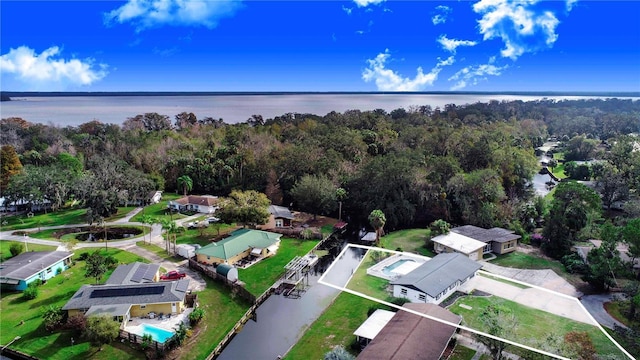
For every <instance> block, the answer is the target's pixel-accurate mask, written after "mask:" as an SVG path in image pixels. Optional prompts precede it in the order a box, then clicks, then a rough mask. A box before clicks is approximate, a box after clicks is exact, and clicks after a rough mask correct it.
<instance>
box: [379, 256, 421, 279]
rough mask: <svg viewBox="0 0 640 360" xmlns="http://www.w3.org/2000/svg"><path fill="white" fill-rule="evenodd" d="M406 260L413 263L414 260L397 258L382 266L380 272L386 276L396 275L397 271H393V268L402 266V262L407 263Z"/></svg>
mask: <svg viewBox="0 0 640 360" xmlns="http://www.w3.org/2000/svg"><path fill="white" fill-rule="evenodd" d="M407 262H413V263H415V261H413V260H411V259H401V260H398V261H396V262H394V263H393V264H391V265H387V266H385V267H383V268H382V272H383V273H384V274H386V275H388V276H393V275H396V274H397V272H395V271H394V270H395V269H397V268H398V267H400V266H402V264H404V263H407Z"/></svg>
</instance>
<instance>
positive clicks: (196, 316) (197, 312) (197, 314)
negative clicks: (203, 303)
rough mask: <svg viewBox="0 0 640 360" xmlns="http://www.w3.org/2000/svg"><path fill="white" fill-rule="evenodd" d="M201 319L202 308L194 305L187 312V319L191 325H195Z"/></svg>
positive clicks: (202, 315)
mask: <svg viewBox="0 0 640 360" xmlns="http://www.w3.org/2000/svg"><path fill="white" fill-rule="evenodd" d="M202 319H204V309H203V308H201V307H196V308H195V309H193V311H192V312H191V314H189V321H190V322H191V324H192V325H197V324H198V323H199V322H200V321H201V320H202Z"/></svg>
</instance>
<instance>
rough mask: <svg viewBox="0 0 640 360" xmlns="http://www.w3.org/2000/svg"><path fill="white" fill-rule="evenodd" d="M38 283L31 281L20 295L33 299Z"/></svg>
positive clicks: (36, 292) (36, 295) (36, 294)
mask: <svg viewBox="0 0 640 360" xmlns="http://www.w3.org/2000/svg"><path fill="white" fill-rule="evenodd" d="M38 285H39V284H37V282H36V281H34V282H32V283H30V284H29V286H27V288H26V289H24V291H23V292H22V297H23V298H25V299H26V300H33V299H35V298H37V297H38Z"/></svg>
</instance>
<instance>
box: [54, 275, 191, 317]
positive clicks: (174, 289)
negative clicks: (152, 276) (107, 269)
mask: <svg viewBox="0 0 640 360" xmlns="http://www.w3.org/2000/svg"><path fill="white" fill-rule="evenodd" d="M188 287H189V279H182V280H177V281H163V282H154V283H144V284H134V285H119V284H105V285H82V287H80V289H79V290H78V291H76V293H75V294H74V295H73V296H72V297H71V299H70V300H69V301H68V302H67V303H66V304H65V305H64V306H63V307H62V310H71V309H90V308H91V307H93V306H112V305H140V304H159V303H169V302H180V301H183V300H184V298H185V295H186V293H187V288H188Z"/></svg>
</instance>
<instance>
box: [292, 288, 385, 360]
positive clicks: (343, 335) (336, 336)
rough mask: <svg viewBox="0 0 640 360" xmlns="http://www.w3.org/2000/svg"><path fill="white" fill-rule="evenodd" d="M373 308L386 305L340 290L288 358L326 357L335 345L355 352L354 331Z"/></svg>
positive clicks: (305, 331) (305, 332)
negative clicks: (352, 346)
mask: <svg viewBox="0 0 640 360" xmlns="http://www.w3.org/2000/svg"><path fill="white" fill-rule="evenodd" d="M370 308H385V309H386V307H384V306H383V305H380V304H378V303H376V302H373V301H370V300H367V299H364V298H361V297H359V296H355V295H352V294H349V293H340V294H339V295H338V297H337V298H336V299H335V301H334V302H333V303H332V304H331V305H330V306H329V307H328V308H327V309H326V310H325V311H324V312H323V313H322V315H320V317H319V318H318V319H317V320H316V321H315V322H314V323H313V324H311V326H310V327H309V328H308V329H306V330H304V335H303V336H302V338H301V339H300V341H298V343H297V344H296V345H294V346H293V347H292V348H291V350H290V351H289V352H288V353H287V354H286V356H285V357H284V358H285V359H289V360H294V359H323V358H324V354H325V353H327V352H329V351H331V349H333V347H334V346H337V345H342V346H343V347H344V348H345V349H347V350H348V351H352V350H351V348H350V345H351V344H352V343H353V342H354V341H355V338H356V337H355V336H354V335H353V332H354V331H356V329H357V328H358V327H359V326H360V325H361V324H362V323H363V322H364V321H365V320H366V319H367V311H368V310H369V309H370Z"/></svg>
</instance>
